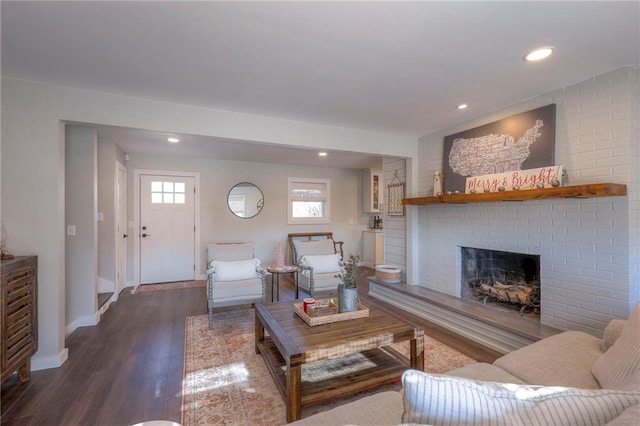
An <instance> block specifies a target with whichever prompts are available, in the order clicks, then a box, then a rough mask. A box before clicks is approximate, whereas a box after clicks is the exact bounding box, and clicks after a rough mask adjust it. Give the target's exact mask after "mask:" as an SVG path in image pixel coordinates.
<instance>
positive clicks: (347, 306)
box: [336, 254, 360, 312]
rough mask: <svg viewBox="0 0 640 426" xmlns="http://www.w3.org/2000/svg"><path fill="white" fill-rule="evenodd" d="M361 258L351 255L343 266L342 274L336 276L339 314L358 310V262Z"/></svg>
mask: <svg viewBox="0 0 640 426" xmlns="http://www.w3.org/2000/svg"><path fill="white" fill-rule="evenodd" d="M359 261H360V257H359V256H356V255H353V254H350V255H349V259H348V260H347V261H346V262H345V263H344V264H343V266H342V272H341V273H339V274H338V275H336V278H338V279H339V280H340V284H338V312H351V311H355V310H357V309H358V305H359V303H358V285H357V283H356V281H357V277H358V262H359Z"/></svg>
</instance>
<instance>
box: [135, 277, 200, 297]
mask: <svg viewBox="0 0 640 426" xmlns="http://www.w3.org/2000/svg"><path fill="white" fill-rule="evenodd" d="M206 285H207V281H206V280H196V281H176V282H173V283H159V284H142V285H139V286H136V287H135V288H134V289H133V290H131V294H138V293H147V292H150V291H164V290H180V289H183V288H194V287H204V286H206Z"/></svg>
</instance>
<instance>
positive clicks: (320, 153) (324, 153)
mask: <svg viewBox="0 0 640 426" xmlns="http://www.w3.org/2000/svg"><path fill="white" fill-rule="evenodd" d="M318 155H319V156H320V157H326V156H327V153H326V152H319V153H318Z"/></svg>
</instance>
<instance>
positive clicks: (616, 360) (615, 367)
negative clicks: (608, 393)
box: [591, 303, 640, 391]
mask: <svg viewBox="0 0 640 426" xmlns="http://www.w3.org/2000/svg"><path fill="white" fill-rule="evenodd" d="M591 372H592V373H593V376H594V377H595V378H596V380H598V383H600V387H602V388H606V389H618V390H633V391H640V303H638V304H637V305H636V307H635V308H634V309H633V312H631V315H629V319H628V320H627V321H626V324H625V325H624V328H623V329H622V332H621V333H620V337H618V338H617V339H616V341H615V343H614V344H613V346H611V347H610V348H609V350H608V351H606V352H605V353H604V354H603V355H602V356H601V357H600V358H598V359H597V360H596V362H594V363H593V366H592V368H591Z"/></svg>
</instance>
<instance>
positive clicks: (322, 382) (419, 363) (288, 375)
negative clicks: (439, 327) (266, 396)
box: [255, 302, 424, 422]
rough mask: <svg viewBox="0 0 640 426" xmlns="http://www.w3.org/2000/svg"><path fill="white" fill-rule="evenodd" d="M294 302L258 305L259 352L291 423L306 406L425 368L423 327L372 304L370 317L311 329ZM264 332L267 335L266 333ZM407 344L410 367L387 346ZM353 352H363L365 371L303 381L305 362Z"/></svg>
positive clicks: (256, 334) (257, 332) (257, 333)
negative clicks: (412, 370)
mask: <svg viewBox="0 0 640 426" xmlns="http://www.w3.org/2000/svg"><path fill="white" fill-rule="evenodd" d="M293 303H294V302H282V303H275V304H269V305H263V304H256V330H255V350H256V353H257V354H261V355H262V357H263V358H264V360H265V364H266V365H267V368H268V370H269V372H270V373H271V376H272V377H273V379H274V381H275V383H276V386H277V387H278V390H279V391H280V393H281V394H282V397H283V398H284V400H285V402H286V406H287V422H292V421H294V420H297V419H299V418H300V415H301V411H302V407H303V406H306V405H312V404H318V403H322V402H326V401H328V400H331V399H335V398H338V397H344V396H349V395H351V394H353V393H354V392H356V391H361V390H365V389H371V388H375V387H377V386H380V385H382V384H384V383H388V382H392V381H395V380H397V379H398V378H399V377H400V376H401V375H402V373H403V372H404V371H405V370H406V369H407V368H408V367H409V366H410V367H411V368H415V369H419V370H423V369H424V338H423V336H424V330H423V328H422V327H421V326H417V325H414V324H410V323H408V322H406V321H404V320H402V319H400V318H398V317H396V316H395V315H393V314H391V313H390V312H386V311H383V310H382V309H380V308H376V307H373V306H368V308H369V316H368V317H366V318H357V319H350V320H346V321H340V322H334V323H331V324H325V325H317V326H313V327H312V326H309V325H307V324H306V323H305V322H304V321H303V320H302V319H301V318H300V317H298V315H296V314H295V312H294V311H293ZM265 330H266V331H267V332H268V334H269V336H266V335H265ZM405 341H409V342H410V360H409V362H408V363H407V360H406V358H403V357H402V356H401V355H400V354H399V353H398V352H396V351H395V350H393V349H391V348H385V347H387V346H389V345H391V344H393V343H400V342H405ZM383 348H384V349H383ZM350 354H362V356H363V359H365V360H366V362H365V363H364V365H365V368H363V369H360V370H358V371H354V372H351V373H347V374H344V375H338V376H337V377H334V376H332V377H330V378H326V379H319V380H310V381H304V382H303V380H302V366H303V365H304V364H311V363H316V362H319V361H323V360H327V359H334V358H339V357H344V356H346V355H350Z"/></svg>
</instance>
